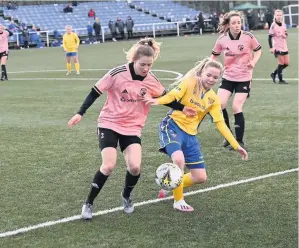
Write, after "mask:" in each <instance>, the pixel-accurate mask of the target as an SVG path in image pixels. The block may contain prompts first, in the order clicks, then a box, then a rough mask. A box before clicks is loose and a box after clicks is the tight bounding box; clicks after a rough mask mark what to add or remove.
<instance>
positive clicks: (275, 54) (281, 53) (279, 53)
mask: <svg viewBox="0 0 299 248" xmlns="http://www.w3.org/2000/svg"><path fill="white" fill-rule="evenodd" d="M288 54H289V52H288V51H286V52H281V51H276V50H275V52H274V56H275V58H277V56H284V55H288Z"/></svg>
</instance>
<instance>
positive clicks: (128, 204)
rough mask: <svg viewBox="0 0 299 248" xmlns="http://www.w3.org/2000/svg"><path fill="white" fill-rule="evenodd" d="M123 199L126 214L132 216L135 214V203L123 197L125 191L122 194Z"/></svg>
mask: <svg viewBox="0 0 299 248" xmlns="http://www.w3.org/2000/svg"><path fill="white" fill-rule="evenodd" d="M121 198H122V200H123V205H124V212H125V213H127V214H131V213H133V212H134V205H133V201H132V199H131V198H130V197H128V198H126V197H124V196H123V191H122V192H121Z"/></svg>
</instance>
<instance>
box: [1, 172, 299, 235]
mask: <svg viewBox="0 0 299 248" xmlns="http://www.w3.org/2000/svg"><path fill="white" fill-rule="evenodd" d="M298 170H299V168H294V169H289V170H285V171H278V172H274V173H270V174H265V175H262V176H258V177H252V178H247V179H243V180H239V181H234V182H230V183H225V184H219V185H216V186H213V187H209V188H205V189H199V190H194V191H190V192H188V193H185V194H184V196H189V195H195V194H199V193H204V192H208V191H213V190H217V189H223V188H227V187H231V186H235V185H239V184H244V183H249V182H253V181H257V180H261V179H265V178H269V177H275V176H280V175H283V174H287V173H292V172H295V171H298ZM170 199H173V196H170V197H166V198H164V199H159V198H157V199H153V200H148V201H143V202H138V203H135V204H134V206H135V207H139V206H144V205H149V204H153V203H156V202H161V201H166V200H170ZM122 210H123V207H116V208H111V209H106V210H102V211H98V212H96V213H94V214H93V216H99V215H105V214H109V213H113V212H118V211H122ZM79 219H81V216H80V215H75V216H71V217H67V218H63V219H59V220H55V221H47V222H44V223H40V224H37V225H33V226H27V227H23V228H20V229H17V230H14V231H8V232H3V233H0V238H3V237H9V236H14V235H17V234H19V233H25V232H29V231H31V230H35V229H39V228H43V227H48V226H54V225H57V224H61V223H66V222H70V221H74V220H79Z"/></svg>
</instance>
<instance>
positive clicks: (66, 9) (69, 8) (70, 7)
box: [63, 3, 73, 13]
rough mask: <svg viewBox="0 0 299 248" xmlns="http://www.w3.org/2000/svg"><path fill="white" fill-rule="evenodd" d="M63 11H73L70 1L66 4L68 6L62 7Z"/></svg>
mask: <svg viewBox="0 0 299 248" xmlns="http://www.w3.org/2000/svg"><path fill="white" fill-rule="evenodd" d="M63 12H64V13H73V6H72V4H71V3H69V4H68V6H66V7H65V8H64V9H63Z"/></svg>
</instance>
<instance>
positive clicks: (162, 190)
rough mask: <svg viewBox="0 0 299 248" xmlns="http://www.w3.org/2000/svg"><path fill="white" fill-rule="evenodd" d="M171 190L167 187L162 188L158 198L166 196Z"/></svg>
mask: <svg viewBox="0 0 299 248" xmlns="http://www.w3.org/2000/svg"><path fill="white" fill-rule="evenodd" d="M170 192H171V191H169V190H165V189H160V191H159V193H158V198H165V197H166V196H167V195H168V194H169V193H170Z"/></svg>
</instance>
